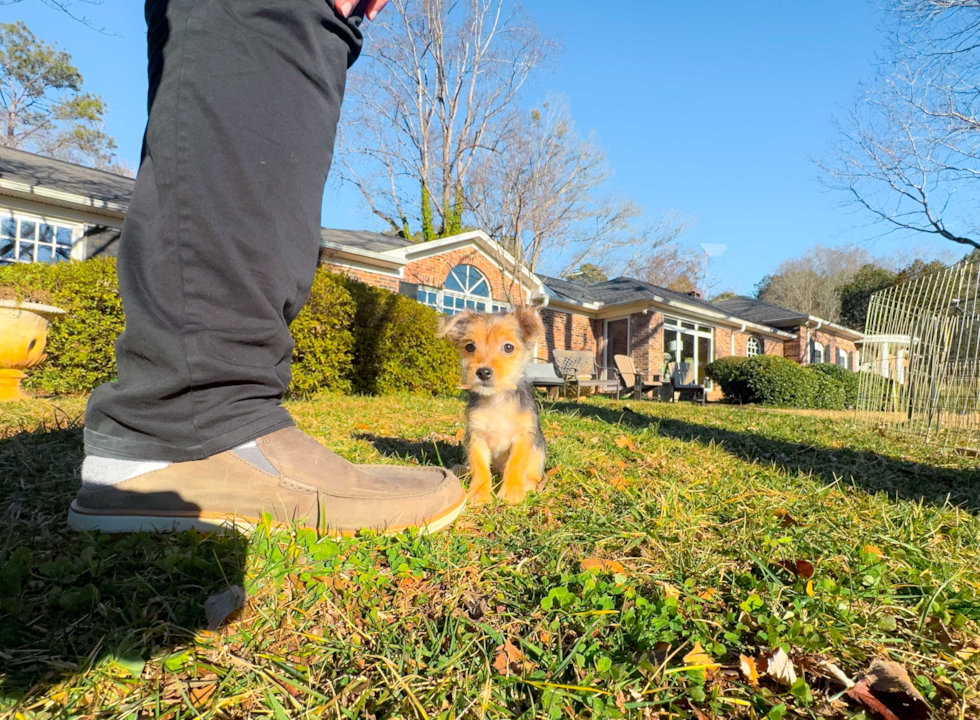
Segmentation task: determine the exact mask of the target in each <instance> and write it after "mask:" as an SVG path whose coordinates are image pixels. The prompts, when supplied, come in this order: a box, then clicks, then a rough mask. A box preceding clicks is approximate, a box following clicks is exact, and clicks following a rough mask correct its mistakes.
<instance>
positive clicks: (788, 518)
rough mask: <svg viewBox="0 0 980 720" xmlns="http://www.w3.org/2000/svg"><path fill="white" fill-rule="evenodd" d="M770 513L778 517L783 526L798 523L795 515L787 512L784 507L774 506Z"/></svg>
mask: <svg viewBox="0 0 980 720" xmlns="http://www.w3.org/2000/svg"><path fill="white" fill-rule="evenodd" d="M772 514H773V515H775V516H776V517H777V518H779V521H780V522H781V523H782V525H783V527H791V526H793V525H799V524H800V523H799V522H797V520H796V518H795V517H793V516H792V515H790V514H789V511H788V510H787V509H786V508H776V509H775V510H773V511H772Z"/></svg>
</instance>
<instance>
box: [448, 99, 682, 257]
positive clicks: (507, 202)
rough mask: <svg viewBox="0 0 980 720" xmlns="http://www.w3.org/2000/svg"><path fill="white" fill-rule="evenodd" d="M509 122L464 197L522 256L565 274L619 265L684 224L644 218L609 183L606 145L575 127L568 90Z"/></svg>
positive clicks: (508, 246)
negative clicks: (609, 190) (647, 221)
mask: <svg viewBox="0 0 980 720" xmlns="http://www.w3.org/2000/svg"><path fill="white" fill-rule="evenodd" d="M508 126H509V128H510V131H509V132H508V133H507V134H506V135H505V136H503V137H502V138H501V142H500V143H499V144H498V146H497V149H496V152H494V153H491V154H487V155H485V156H484V157H482V158H481V161H480V162H479V164H477V165H476V166H474V170H473V172H472V173H471V178H470V182H469V184H468V185H467V187H466V192H465V196H464V197H465V201H466V206H467V209H468V210H470V212H471V214H472V217H473V219H474V221H475V223H476V224H477V225H478V226H479V227H481V228H483V229H484V230H486V232H487V233H488V234H489V235H491V236H492V237H494V238H495V239H496V240H498V241H499V242H500V244H501V245H502V246H503V247H504V248H505V249H506V250H507V251H508V252H509V253H510V255H511V256H513V257H514V258H515V259H516V260H517V262H519V263H523V264H524V265H526V266H527V267H529V268H530V269H531V270H533V271H539V270H540V271H544V272H548V273H550V274H555V275H560V276H565V275H568V274H570V273H571V272H572V271H573V270H574V269H575V268H578V267H579V266H580V265H581V264H582V263H585V262H588V263H592V264H594V265H597V266H599V267H601V268H603V269H607V270H611V269H614V268H622V267H624V266H626V265H628V264H629V263H630V262H631V261H632V260H634V259H635V257H636V256H638V255H645V254H646V253H649V252H652V251H653V250H655V249H656V248H658V247H660V246H661V245H663V244H666V243H668V242H670V241H672V240H674V239H675V238H676V237H678V236H679V235H680V234H681V233H682V232H683V231H684V229H685V228H686V221H684V220H683V219H682V218H680V217H678V216H676V215H668V216H664V217H663V218H661V219H660V221H659V222H658V223H655V224H654V225H652V226H648V225H643V224H642V211H641V209H640V207H639V206H638V205H637V204H636V203H634V202H633V201H632V200H629V199H628V198H622V197H618V196H615V195H610V194H608V193H606V192H605V191H604V188H605V184H606V181H607V180H608V179H609V177H610V175H611V171H610V169H609V166H608V163H607V161H606V156H605V153H604V152H603V151H602V149H601V148H600V147H599V146H598V144H597V143H596V142H595V139H594V138H592V137H588V138H583V137H581V136H579V135H578V134H577V133H576V132H575V128H574V126H573V124H572V120H571V115H570V113H569V110H568V103H567V102H566V100H565V98H563V97H560V96H559V97H552V98H549V99H548V101H547V102H545V103H544V104H543V106H542V108H541V109H536V110H533V111H531V112H527V113H520V114H519V115H518V116H517V117H516V118H514V119H512V120H511V121H509V122H508Z"/></svg>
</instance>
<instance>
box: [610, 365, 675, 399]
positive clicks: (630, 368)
mask: <svg viewBox="0 0 980 720" xmlns="http://www.w3.org/2000/svg"><path fill="white" fill-rule="evenodd" d="M613 362H615V363H616V374H617V375H619V377H620V379H621V380H622V381H623V388H624V389H626V390H631V391H632V392H633V399H634V400H642V399H643V395H644V394H645V393H648V392H650V391H651V390H656V389H657V388H659V387H661V386H663V383H662V382H660V376H659V375H654V376H653V382H644V380H643V377H642V376H641V375H640V373H639V372H637V370H636V363H634V362H633V358H631V357H630V356H629V355H613ZM617 397H618V395H617Z"/></svg>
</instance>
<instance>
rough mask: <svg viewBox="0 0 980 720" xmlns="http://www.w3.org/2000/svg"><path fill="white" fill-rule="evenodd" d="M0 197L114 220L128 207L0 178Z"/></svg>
mask: <svg viewBox="0 0 980 720" xmlns="http://www.w3.org/2000/svg"><path fill="white" fill-rule="evenodd" d="M0 195H7V196H9V197H16V198H21V199H26V200H37V201H38V202H46V203H48V204H52V205H58V206H61V207H68V208H72V209H81V210H85V211H88V212H95V213H97V214H99V215H106V216H108V217H114V218H121V217H122V216H123V215H124V214H125V212H126V210H127V209H128V207H129V206H128V205H124V204H122V203H117V202H111V201H109V200H101V199H99V198H93V197H86V196H85V195H76V194H75V193H69V192H64V191H63V190H56V189H54V188H48V187H44V186H42V185H31V184H30V183H24V182H18V181H17V180H10V179H9V178H0ZM99 211H102V212H99Z"/></svg>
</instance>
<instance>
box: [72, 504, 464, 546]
mask: <svg viewBox="0 0 980 720" xmlns="http://www.w3.org/2000/svg"><path fill="white" fill-rule="evenodd" d="M465 507H466V495H465V493H464V494H463V495H461V496H460V499H459V500H458V501H457V502H456V504H454V505H452V506H451V507H449V508H448V509H446V510H444V511H443V512H442V513H440V514H439V515H436V516H434V517H432V518H430V519H428V520H427V521H426V522H424V523H422V524H421V525H401V526H395V527H390V528H385V529H384V530H381V531H380V532H382V534H384V535H397V534H398V533H400V532H403V531H404V530H408V529H409V528H419V529H420V530H421V531H422V534H423V535H431V534H433V533H437V532H439V531H440V530H445V529H446V528H447V527H449V526H450V525H452V524H453V523H454V522H456V518H458V517H459V516H460V514H461V513H462V512H463V510H464V509H465ZM260 524H262V521H261V520H260V519H259V518H250V517H242V516H240V515H227V514H225V515H221V514H217V513H194V514H184V515H137V514H111V513H103V512H99V511H98V510H90V509H88V508H83V507H81V506H80V505H79V504H78V501H77V500H76V501H72V504H71V508H69V510H68V527H69V528H71V529H72V530H77V531H79V532H90V531H99V532H103V533H140V532H146V533H172V532H183V531H184V530H198V531H200V532H246V533H248V532H251V531H253V530H255V528H256V527H257V526H258V525H260ZM272 526H273V527H277V528H289V527H292V525H291V524H290V523H280V522H273V523H272ZM362 529H365V530H366V529H373V528H362ZM357 533H358V530H340V531H333V532H329V531H328V532H324V533H323V535H325V536H333V537H351V536H353V535H356V534H357Z"/></svg>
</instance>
